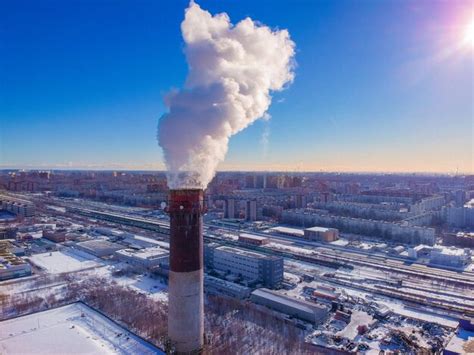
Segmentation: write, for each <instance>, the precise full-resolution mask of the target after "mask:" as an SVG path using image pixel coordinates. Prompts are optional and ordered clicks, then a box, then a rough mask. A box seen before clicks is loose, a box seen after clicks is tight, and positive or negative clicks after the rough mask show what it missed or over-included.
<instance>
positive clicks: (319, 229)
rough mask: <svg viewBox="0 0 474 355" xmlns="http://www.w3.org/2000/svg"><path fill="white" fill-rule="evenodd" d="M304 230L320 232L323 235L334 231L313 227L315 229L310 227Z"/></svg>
mask: <svg viewBox="0 0 474 355" xmlns="http://www.w3.org/2000/svg"><path fill="white" fill-rule="evenodd" d="M305 230H306V231H311V232H322V233H324V232H328V231H330V230H334V228H326V227H317V226H315V227H311V228H306V229H305Z"/></svg>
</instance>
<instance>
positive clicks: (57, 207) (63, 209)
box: [46, 205, 66, 213]
mask: <svg viewBox="0 0 474 355" xmlns="http://www.w3.org/2000/svg"><path fill="white" fill-rule="evenodd" d="M46 207H47V208H49V209H50V210H54V211H56V212H62V213H66V208H65V207H59V206H52V205H47V206H46Z"/></svg>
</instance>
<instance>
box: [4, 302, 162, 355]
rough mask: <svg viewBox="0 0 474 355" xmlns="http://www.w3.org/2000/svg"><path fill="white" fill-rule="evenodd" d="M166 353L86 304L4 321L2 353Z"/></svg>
mask: <svg viewBox="0 0 474 355" xmlns="http://www.w3.org/2000/svg"><path fill="white" fill-rule="evenodd" d="M132 353H133V354H164V353H163V352H161V351H160V350H159V349H158V348H156V347H154V346H153V345H151V344H149V343H147V342H145V341H144V340H142V339H140V338H138V337H137V336H135V335H133V334H132V333H130V332H128V331H127V330H126V329H124V328H122V327H121V326H119V325H118V324H116V323H114V322H112V321H111V320H109V319H108V318H106V317H104V316H102V315H101V314H100V313H97V312H96V311H94V310H93V309H91V308H89V307H87V306H86V305H84V304H82V303H74V304H71V305H68V306H64V307H60V308H56V309H52V310H48V311H44V312H39V313H35V314H31V315H27V316H24V317H19V318H15V319H10V320H6V321H3V322H0V354H48V355H49V354H132Z"/></svg>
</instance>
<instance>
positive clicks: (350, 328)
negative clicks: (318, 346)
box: [338, 311, 374, 340]
mask: <svg viewBox="0 0 474 355" xmlns="http://www.w3.org/2000/svg"><path fill="white" fill-rule="evenodd" d="M373 322H374V319H373V318H372V317H371V316H370V315H368V314H367V313H366V312H362V311H354V312H353V313H352V316H351V321H350V323H349V324H348V325H347V326H346V327H345V328H344V329H343V330H342V331H340V332H338V335H340V336H342V337H344V338H348V339H351V340H353V339H354V338H355V337H356V336H357V334H358V331H357V327H358V326H359V325H366V326H367V327H368V328H369V327H370V325H371V324H372V323H373Z"/></svg>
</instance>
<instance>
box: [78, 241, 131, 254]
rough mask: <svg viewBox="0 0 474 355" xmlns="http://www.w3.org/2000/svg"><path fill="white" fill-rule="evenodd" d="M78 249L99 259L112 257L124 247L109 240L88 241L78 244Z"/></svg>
mask: <svg viewBox="0 0 474 355" xmlns="http://www.w3.org/2000/svg"><path fill="white" fill-rule="evenodd" d="M76 246H77V248H78V249H80V250H82V251H85V252H86V253H89V254H92V255H95V256H98V257H99V258H102V257H105V256H110V255H112V254H113V253H115V252H116V251H117V250H120V249H123V246H121V245H120V244H116V243H111V242H109V241H107V240H103V239H97V240H87V241H85V242H80V243H77V244H76Z"/></svg>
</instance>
